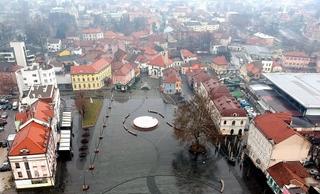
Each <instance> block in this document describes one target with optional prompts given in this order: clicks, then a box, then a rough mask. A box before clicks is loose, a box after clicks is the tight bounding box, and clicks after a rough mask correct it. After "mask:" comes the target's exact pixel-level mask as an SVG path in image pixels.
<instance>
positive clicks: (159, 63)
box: [149, 53, 172, 68]
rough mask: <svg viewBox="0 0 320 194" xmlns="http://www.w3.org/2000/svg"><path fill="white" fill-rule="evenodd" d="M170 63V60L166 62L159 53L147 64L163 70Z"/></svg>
mask: <svg viewBox="0 0 320 194" xmlns="http://www.w3.org/2000/svg"><path fill="white" fill-rule="evenodd" d="M171 63H172V60H171V59H169V58H168V59H167V62H166V61H165V56H164V55H162V54H161V53H160V54H158V55H156V56H155V57H153V58H152V59H151V60H150V62H149V64H150V65H152V66H158V67H164V68H166V67H167V66H168V65H170V64H171Z"/></svg>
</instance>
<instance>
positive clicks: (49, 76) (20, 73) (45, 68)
mask: <svg viewBox="0 0 320 194" xmlns="http://www.w3.org/2000/svg"><path fill="white" fill-rule="evenodd" d="M16 79H17V85H18V88H19V92H20V96H22V94H23V93H24V92H25V91H28V90H29V88H30V87H31V86H37V85H55V86H56V85H57V80H56V74H55V71H54V68H53V67H52V66H51V65H40V64H38V63H33V64H32V65H31V66H26V67H24V68H21V69H19V70H17V71H16Z"/></svg>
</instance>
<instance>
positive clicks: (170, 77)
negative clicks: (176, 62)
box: [163, 68, 181, 83]
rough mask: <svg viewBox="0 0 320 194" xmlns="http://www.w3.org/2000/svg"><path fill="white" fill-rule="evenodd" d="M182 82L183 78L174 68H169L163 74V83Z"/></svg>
mask: <svg viewBox="0 0 320 194" xmlns="http://www.w3.org/2000/svg"><path fill="white" fill-rule="evenodd" d="M179 81H181V78H180V76H179V74H178V72H177V70H175V69H174V68H168V69H166V70H164V72H163V83H176V82H179Z"/></svg>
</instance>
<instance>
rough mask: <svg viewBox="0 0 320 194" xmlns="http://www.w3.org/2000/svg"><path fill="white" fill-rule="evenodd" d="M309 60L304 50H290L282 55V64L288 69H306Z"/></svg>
mask: <svg viewBox="0 0 320 194" xmlns="http://www.w3.org/2000/svg"><path fill="white" fill-rule="evenodd" d="M310 61H311V59H310V57H309V56H308V55H307V54H306V53H304V52H297V51H292V52H287V53H285V54H284V55H283V56H282V66H283V67H285V68H289V69H306V68H308V65H309V63H310Z"/></svg>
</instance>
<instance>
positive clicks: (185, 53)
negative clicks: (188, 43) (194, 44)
mask: <svg viewBox="0 0 320 194" xmlns="http://www.w3.org/2000/svg"><path fill="white" fill-rule="evenodd" d="M180 53H181V55H182V56H183V57H195V56H196V55H195V54H193V53H192V52H191V51H189V50H187V49H181V51H180Z"/></svg>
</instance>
